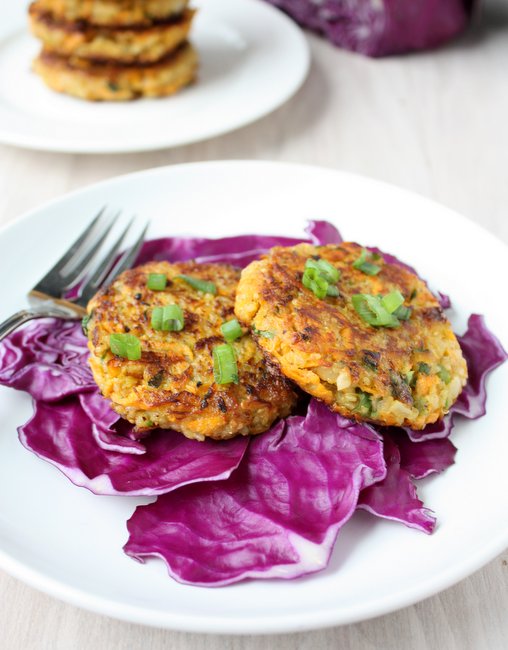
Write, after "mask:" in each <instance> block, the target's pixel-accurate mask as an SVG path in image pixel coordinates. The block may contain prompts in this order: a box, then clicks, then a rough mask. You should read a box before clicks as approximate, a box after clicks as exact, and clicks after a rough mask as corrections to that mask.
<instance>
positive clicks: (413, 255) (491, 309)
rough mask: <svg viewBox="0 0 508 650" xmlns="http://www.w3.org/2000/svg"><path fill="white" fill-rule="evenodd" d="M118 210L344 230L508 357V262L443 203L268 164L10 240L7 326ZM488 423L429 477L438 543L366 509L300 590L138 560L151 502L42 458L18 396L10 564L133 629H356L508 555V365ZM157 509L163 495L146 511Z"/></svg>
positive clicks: (241, 166) (151, 183)
mask: <svg viewBox="0 0 508 650" xmlns="http://www.w3.org/2000/svg"><path fill="white" fill-rule="evenodd" d="M104 203H108V204H109V205H111V206H116V207H124V208H126V209H128V211H132V212H137V213H138V214H141V215H143V216H146V217H149V218H150V219H151V220H152V230H151V233H150V234H151V236H161V235H173V234H193V235H204V236H213V237H216V236H221V235H230V234H237V233H246V232H253V231H254V232H258V233H280V234H284V235H300V234H302V230H303V227H304V225H305V222H306V220H307V219H311V218H318V219H328V220H330V221H332V222H334V223H335V224H336V225H337V226H338V227H339V228H340V229H341V231H342V233H343V235H344V236H345V237H346V238H348V239H353V240H358V241H360V242H362V243H364V244H366V245H377V246H379V247H381V248H382V249H385V250H387V251H391V252H393V253H395V254H397V255H398V256H400V257H401V258H402V259H403V260H407V261H409V262H410V263H411V264H413V265H414V266H416V267H417V268H418V269H419V271H420V272H421V274H422V275H423V276H424V277H426V278H428V279H429V280H430V282H431V284H432V285H433V286H435V287H439V288H440V289H441V290H443V291H447V292H449V293H450V294H451V296H452V298H453V302H454V305H455V309H454V311H453V312H452V320H453V322H454V325H455V326H456V329H457V330H458V331H462V330H463V328H464V325H465V322H466V318H467V315H468V314H469V313H470V312H471V311H475V312H479V313H483V314H485V315H486V319H487V323H488V325H489V327H490V328H491V329H492V330H493V331H494V332H495V333H496V334H497V335H498V336H499V337H500V339H501V340H502V342H503V343H504V344H505V346H506V345H508V327H507V322H508V321H507V318H506V316H507V307H506V305H507V301H506V299H505V297H504V296H505V287H504V278H505V277H506V268H505V265H506V259H507V250H506V247H505V246H504V244H502V243H501V242H499V241H498V240H497V239H495V238H494V237H493V236H491V235H490V234H488V233H487V232H485V231H484V230H482V229H481V228H479V227H478V226H476V225H475V224H473V223H471V222H470V221H468V220H466V219H464V218H462V217H460V216H459V215H457V214H455V213H454V212H452V211H450V210H448V209H447V208H444V207H442V206H440V205H437V204H435V203H432V202H431V201H428V200H426V199H423V198H421V197H419V196H416V195H414V194H410V193H408V192H406V191H402V190H399V189H396V188H394V187H391V186H388V185H385V184H382V183H378V182H376V181H372V180H368V179H365V178H361V177H357V176H352V175H349V174H345V173H340V172H336V171H331V170H323V169H316V168H309V167H300V166H292V165H282V164H273V163H263V162H219V163H208V164H206V163H204V164H195V165H182V166H177V167H168V168H162V169H156V170H151V171H147V172H142V173H139V174H134V175H130V176H126V177H122V178H118V179H115V180H111V181H107V182H104V183H100V184H98V185H94V186H92V187H90V188H88V189H85V190H82V191H79V192H77V193H74V194H71V195H69V196H67V197H64V198H63V199H60V200H58V201H55V202H53V203H51V204H49V205H46V206H44V207H42V208H40V209H38V210H36V211H34V212H32V213H30V214H28V215H26V216H25V217H24V218H22V219H20V220H18V221H17V222H15V223H14V224H12V225H10V226H9V227H7V228H4V229H3V230H2V231H1V232H0V274H1V277H2V279H3V283H2V296H1V300H0V317H2V318H3V317H6V316H8V315H9V314H10V313H11V312H12V311H13V310H15V309H17V308H19V307H21V306H22V305H23V304H24V300H23V294H24V293H25V292H26V291H27V290H28V289H29V288H30V287H31V285H32V284H33V283H34V282H35V280H37V279H38V278H39V276H41V275H42V273H43V272H44V271H45V270H46V269H47V268H48V267H49V266H50V265H51V264H52V263H53V262H54V261H55V259H56V258H57V257H58V256H59V255H60V254H61V252H62V251H63V250H65V248H66V247H67V246H68V244H69V243H70V242H71V241H72V240H73V239H74V238H75V236H76V234H77V233H78V232H79V231H80V230H81V228H82V227H83V225H84V224H85V222H87V221H88V220H89V219H90V217H91V215H93V214H94V213H95V212H96V211H97V209H98V207H100V206H102V205H103V204H104ZM488 394H489V398H488V414H487V416H486V417H484V418H482V419H480V420H477V421H474V422H469V421H463V420H461V421H460V423H458V424H457V426H456V429H455V432H454V434H453V440H454V442H455V444H456V445H457V446H458V448H459V452H458V455H457V460H456V464H455V465H454V466H453V467H451V468H450V469H448V470H447V471H446V472H445V473H444V474H443V475H441V476H437V477H435V478H432V479H427V480H425V481H422V482H420V488H419V490H420V495H421V496H422V497H423V499H424V500H425V503H426V505H427V506H428V507H430V508H432V509H433V510H435V512H436V513H437V516H438V527H437V530H436V532H435V533H434V534H433V535H432V536H426V535H424V534H423V533H421V532H418V531H415V530H411V529H408V528H405V527H404V526H402V525H401V524H397V523H393V522H388V521H381V520H379V519H375V518H374V517H372V516H371V515H369V514H367V513H365V512H362V513H357V514H356V515H355V516H354V517H353V519H352V520H351V521H350V522H349V523H348V524H347V525H346V526H345V528H344V530H343V532H342V533H341V534H340V535H339V539H338V542H337V544H336V547H335V551H334V553H333V556H332V560H331V563H330V565H329V567H328V568H327V569H326V570H325V571H323V572H322V573H319V574H315V575H313V576H310V577H307V578H303V579H299V580H294V581H283V580H278V581H262V580H258V581H251V582H245V583H242V584H239V585H236V586H232V587H223V588H219V589H206V588H197V587H190V586H183V585H180V584H178V583H176V582H174V581H173V580H172V579H170V578H169V577H168V575H167V572H166V569H165V566H164V565H163V564H162V562H160V561H158V560H153V561H150V562H148V564H146V565H141V564H138V563H136V562H135V561H133V560H131V559H129V558H128V557H126V556H125V555H124V554H123V553H122V545H123V544H124V542H125V541H126V526H125V522H126V520H127V518H128V517H129V516H130V515H131V513H132V512H133V510H134V508H135V506H136V504H138V503H141V502H143V500H141V499H135V498H125V497H124V498H122V497H97V496H94V495H92V494H90V493H88V492H87V491H86V490H84V489H80V488H77V487H74V486H73V485H72V484H71V483H70V482H69V481H68V480H67V479H66V478H65V477H64V476H63V475H62V474H61V473H60V472H59V471H58V470H57V469H56V468H55V467H53V466H51V465H49V464H47V463H45V462H43V461H42V460H39V459H38V458H36V457H35V456H34V455H32V454H30V453H29V452H28V451H26V450H25V449H24V448H23V447H22V446H21V444H20V443H19V442H18V440H17V437H16V426H17V425H19V424H20V423H21V422H23V421H25V420H26V419H27V418H28V417H29V415H30V412H31V406H30V399H29V398H28V397H27V396H26V395H25V394H21V393H17V392H15V391H12V390H7V389H5V388H2V389H1V390H0V427H1V431H0V566H1V567H3V568H4V569H6V570H7V571H9V572H10V573H12V574H13V575H15V576H17V577H19V578H21V579H22V580H25V581H26V582H28V583H29V584H31V585H33V586H35V587H37V588H38V589H41V590H43V591H45V592H48V593H50V594H53V595H55V596H57V597H59V598H62V599H64V600H67V601H69V602H72V603H74V604H77V605H80V606H82V607H86V608H88V609H91V610H94V611H96V612H100V613H103V614H108V615H111V616H115V617H118V618H122V619H126V620H129V621H136V622H140V623H145V624H150V625H157V626H167V627H169V628H177V629H182V630H192V631H208V632H231V633H242V632H245V633H247V632H248V633H255V632H274V631H289V630H301V629H306V628H316V627H320V626H326V625H333V624H339V623H348V622H352V621H357V620H360V619H365V618H368V617H371V616H375V615H379V614H382V613H385V612H389V611H391V610H394V609H396V608H399V607H402V606H404V605H408V604H410V603H413V602H415V601H417V600H420V599H422V598H425V597H426V596H429V595H431V594H434V593H436V592H437V591H439V590H441V589H444V588H445V587H448V586H449V585H452V584H453V583H455V582H457V581H458V580H460V579H462V578H464V577H465V576H467V575H468V574H470V573H471V572H472V571H474V570H475V569H478V568H479V567H481V566H482V565H483V564H485V563H486V562H488V561H489V560H491V559H492V558H494V557H495V556H496V554H498V553H500V552H501V551H502V550H503V549H504V548H505V547H506V546H508V518H507V513H508V472H507V471H506V459H507V458H508V435H507V424H506V396H507V395H508V364H505V366H503V367H501V368H499V369H498V370H496V371H495V373H494V374H493V375H492V376H491V377H490V379H489V382H488ZM145 502H146V500H145Z"/></svg>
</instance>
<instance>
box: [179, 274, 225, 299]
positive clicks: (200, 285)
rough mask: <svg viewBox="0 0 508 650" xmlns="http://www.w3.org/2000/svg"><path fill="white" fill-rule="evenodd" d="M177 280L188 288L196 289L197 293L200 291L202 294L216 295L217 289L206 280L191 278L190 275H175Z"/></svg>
mask: <svg viewBox="0 0 508 650" xmlns="http://www.w3.org/2000/svg"><path fill="white" fill-rule="evenodd" d="M176 277H177V278H178V279H179V280H183V281H184V282H186V283H187V284H188V285H189V286H190V287H192V288H193V289H196V290H197V291H202V292H203V293H213V294H214V295H215V294H216V293H217V287H216V286H215V284H214V283H213V282H207V281H206V280H200V279H199V278H193V277H191V276H190V275H177V276H176Z"/></svg>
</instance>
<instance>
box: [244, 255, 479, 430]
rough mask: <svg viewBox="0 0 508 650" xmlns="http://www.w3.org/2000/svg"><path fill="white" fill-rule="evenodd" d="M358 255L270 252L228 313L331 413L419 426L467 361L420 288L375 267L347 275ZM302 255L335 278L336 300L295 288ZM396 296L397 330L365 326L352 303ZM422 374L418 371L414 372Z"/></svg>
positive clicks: (452, 389)
mask: <svg viewBox="0 0 508 650" xmlns="http://www.w3.org/2000/svg"><path fill="white" fill-rule="evenodd" d="M361 250H362V249H361V247H360V246H358V245H357V244H354V243H344V244H341V245H338V246H325V247H315V246H311V245H308V244H301V245H299V246H295V247H293V248H280V247H279V248H274V249H273V250H272V251H271V252H270V254H269V255H268V256H266V257H265V258H264V259H262V260H261V261H258V262H254V263H253V264H251V265H250V266H249V267H247V269H245V270H244V271H243V273H242V279H241V281H240V284H239V287H238V292H237V299H236V314H237V316H238V317H239V319H241V320H242V321H243V322H245V323H248V324H250V325H252V326H254V327H255V328H256V329H257V330H261V331H268V332H269V333H270V337H271V338H267V337H263V336H259V337H258V339H257V340H258V344H259V345H260V346H261V347H262V348H263V350H264V351H265V353H266V354H267V355H268V356H269V357H270V358H271V359H272V360H273V361H274V362H276V363H277V364H278V365H279V366H280V368H281V370H282V372H283V373H284V374H285V375H286V376H287V377H289V378H290V379H292V380H293V381H295V382H296V383H297V384H298V385H299V386H300V387H301V388H302V389H303V390H305V391H307V392H308V393H310V394H311V395H314V396H316V397H318V398H319V399H321V400H323V401H325V402H326V403H327V404H329V405H330V406H331V407H332V408H333V409H334V410H336V411H338V412H339V413H341V414H343V415H345V416H346V417H352V418H355V419H359V420H363V419H368V420H370V421H372V422H376V423H378V424H382V425H398V426H411V427H413V428H417V429H421V428H423V427H424V426H425V425H426V424H428V423H430V422H435V421H436V420H437V419H438V418H440V417H441V416H442V415H443V414H444V413H445V412H446V411H447V410H448V409H449V407H450V406H451V405H452V403H453V402H454V401H455V400H456V398H457V396H458V394H459V393H460V391H461V389H462V387H463V385H464V384H465V381H466V377H467V368H466V364H465V362H464V359H463V357H462V354H461V351H460V347H459V344H458V342H457V339H456V337H455V335H454V334H453V332H452V329H451V326H450V324H449V322H448V320H447V318H446V316H445V315H444V313H443V311H442V309H441V308H440V306H439V303H438V301H437V300H436V298H435V297H434V296H433V295H432V293H431V292H430V291H429V289H428V288H427V286H426V285H425V283H424V282H422V281H421V280H420V279H419V278H418V277H417V276H415V275H414V274H413V273H410V272H409V271H407V270H406V269H404V268H401V267H400V266H398V265H393V264H386V263H383V262H382V261H380V262H377V263H378V264H380V265H381V267H382V270H381V272H380V273H379V275H376V276H369V275H366V274H364V273H362V272H361V271H359V270H357V269H355V268H353V262H354V261H355V260H356V259H357V258H358V257H359V256H360V253H361ZM311 256H319V257H322V258H323V259H325V260H327V261H328V262H330V263H332V264H333V265H334V266H335V267H336V268H338V269H339V270H340V271H341V279H340V281H339V283H338V288H339V290H340V296H339V297H338V298H326V299H324V300H320V299H319V298H317V297H316V296H315V295H314V294H313V293H312V292H311V291H310V290H309V289H306V288H305V287H304V286H303V284H302V275H303V271H304V266H305V262H306V260H307V259H308V258H309V257H311ZM395 289H397V290H399V291H401V293H402V294H403V295H404V297H405V298H406V302H405V304H406V306H410V307H411V309H412V315H411V318H410V319H409V320H408V321H406V322H402V323H401V326H400V327H399V328H397V329H388V328H384V327H380V328H375V327H372V326H370V325H368V324H367V323H366V322H364V321H363V320H362V319H361V318H360V316H359V315H358V314H357V312H356V311H355V309H354V307H353V305H352V302H351V297H352V296H353V295H354V294H357V293H367V294H373V295H377V294H383V295H384V294H387V293H389V292H390V291H393V290H395ZM420 364H426V365H424V366H421V365H420ZM442 366H444V367H445V368H446V369H447V370H448V371H449V372H450V374H451V377H452V379H451V381H450V382H448V383H445V382H444V381H442V380H441V379H440V377H439V375H438V373H439V372H440V370H441V367H442ZM427 367H428V368H429V369H430V371H429V373H428V374H425V373H424V372H422V371H421V369H422V368H423V369H425V370H427ZM419 369H420V370H419ZM411 373H414V374H413V375H411ZM411 384H414V385H411ZM362 394H366V395H367V396H368V399H369V400H371V401H372V404H373V407H374V408H373V412H372V413H369V414H368V415H367V414H366V413H365V412H362V407H361V399H360V397H361V395H362Z"/></svg>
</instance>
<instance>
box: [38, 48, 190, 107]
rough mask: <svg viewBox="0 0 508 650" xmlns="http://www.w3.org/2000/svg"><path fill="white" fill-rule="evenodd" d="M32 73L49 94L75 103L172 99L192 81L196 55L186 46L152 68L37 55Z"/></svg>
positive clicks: (45, 53)
mask: <svg viewBox="0 0 508 650" xmlns="http://www.w3.org/2000/svg"><path fill="white" fill-rule="evenodd" d="M33 67H34V70H35V72H36V73H37V74H39V75H40V76H41V77H42V79H43V80H44V82H45V83H46V84H47V85H48V86H49V87H50V88H52V89H53V90H56V91H58V92H61V93H66V94H68V95H72V96H74V97H78V98H79V99H88V100H93V101H125V100H129V99H137V98H139V97H164V96H166V95H172V94H173V93H175V92H177V91H178V90H180V89H181V88H183V87H184V86H187V85H188V84H190V83H191V82H192V81H194V79H195V78H196V74H197V68H198V57H197V53H196V51H195V50H194V48H193V47H192V45H190V44H189V43H185V44H183V45H182V46H180V47H179V48H178V49H177V50H176V51H175V52H173V53H172V54H170V55H169V56H168V57H166V58H164V59H162V60H160V61H158V62H156V63H152V64H129V65H121V64H115V63H95V62H92V61H87V60H86V59H79V58H75V57H72V58H66V57H61V56H59V55H57V54H53V53H51V52H45V51H43V52H41V54H40V55H39V56H38V57H37V58H36V59H35V61H34V64H33Z"/></svg>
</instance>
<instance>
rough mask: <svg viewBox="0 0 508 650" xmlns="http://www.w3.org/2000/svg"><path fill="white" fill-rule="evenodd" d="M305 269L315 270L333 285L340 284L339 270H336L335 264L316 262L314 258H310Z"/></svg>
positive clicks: (322, 261) (320, 260)
mask: <svg viewBox="0 0 508 650" xmlns="http://www.w3.org/2000/svg"><path fill="white" fill-rule="evenodd" d="M305 269H315V270H316V271H317V272H318V273H319V274H320V275H322V276H323V277H324V279H325V280H326V281H327V282H330V283H332V284H335V283H336V282H338V281H339V278H340V271H339V269H336V268H335V266H333V264H330V262H327V261H326V260H322V259H318V260H316V259H314V258H313V257H309V259H308V260H307V261H306V262H305Z"/></svg>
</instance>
